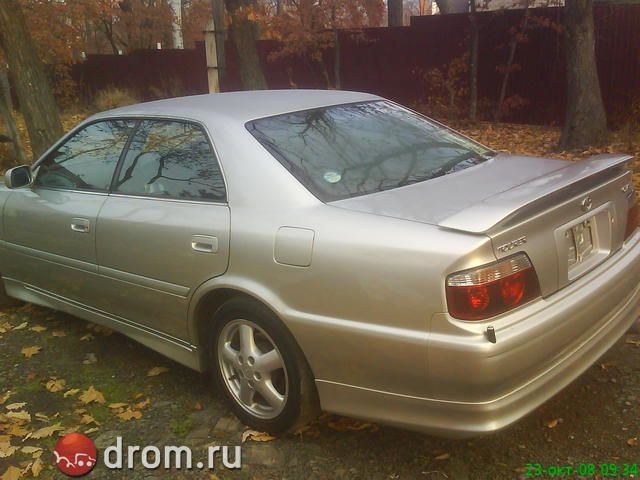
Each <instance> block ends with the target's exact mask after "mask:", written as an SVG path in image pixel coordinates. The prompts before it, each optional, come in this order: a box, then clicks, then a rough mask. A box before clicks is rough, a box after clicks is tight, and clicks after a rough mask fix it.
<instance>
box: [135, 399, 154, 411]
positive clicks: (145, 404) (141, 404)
mask: <svg viewBox="0 0 640 480" xmlns="http://www.w3.org/2000/svg"><path fill="white" fill-rule="evenodd" d="M149 405H151V400H149V399H148V398H147V399H146V400H145V401H143V402H139V403H136V404H134V405H133V408H135V409H136V410H144V409H145V408H147V407H148V406H149Z"/></svg>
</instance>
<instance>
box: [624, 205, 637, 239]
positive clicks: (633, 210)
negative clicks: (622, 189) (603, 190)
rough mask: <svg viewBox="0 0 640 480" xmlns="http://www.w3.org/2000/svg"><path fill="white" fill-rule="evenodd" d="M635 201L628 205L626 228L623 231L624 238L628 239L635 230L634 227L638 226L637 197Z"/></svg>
mask: <svg viewBox="0 0 640 480" xmlns="http://www.w3.org/2000/svg"><path fill="white" fill-rule="evenodd" d="M634 200H635V201H634V202H633V203H632V204H631V206H630V207H629V213H627V228H626V229H625V231H624V239H625V240H626V239H628V238H629V237H630V236H631V235H633V232H635V231H636V228H638V226H640V203H638V199H637V198H635V199H634Z"/></svg>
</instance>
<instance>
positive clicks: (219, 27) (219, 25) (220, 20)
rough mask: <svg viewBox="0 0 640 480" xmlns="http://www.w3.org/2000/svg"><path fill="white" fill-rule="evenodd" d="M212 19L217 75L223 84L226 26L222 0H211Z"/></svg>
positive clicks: (225, 69) (225, 73)
mask: <svg viewBox="0 0 640 480" xmlns="http://www.w3.org/2000/svg"><path fill="white" fill-rule="evenodd" d="M211 10H212V12H213V21H214V24H215V26H216V48H217V49H218V77H219V79H220V84H221V85H223V84H224V81H225V78H226V75H227V62H226V57H225V49H224V47H225V40H226V39H227V35H226V33H227V26H226V19H225V11H224V0H211Z"/></svg>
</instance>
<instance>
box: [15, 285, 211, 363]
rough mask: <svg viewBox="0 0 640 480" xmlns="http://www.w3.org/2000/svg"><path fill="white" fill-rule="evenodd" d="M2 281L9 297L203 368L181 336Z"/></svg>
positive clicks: (196, 353) (195, 349) (194, 348)
mask: <svg viewBox="0 0 640 480" xmlns="http://www.w3.org/2000/svg"><path fill="white" fill-rule="evenodd" d="M2 281H4V286H5V290H6V292H7V295H9V296H10V297H13V298H17V299H18V300H22V301H24V302H29V303H34V304H36V305H41V306H43V307H47V308H51V309H53V310H59V311H61V312H65V313H68V314H70V315H73V316H76V317H80V318H82V319H84V320H88V321H90V322H93V323H97V324H98V325H102V326H104V327H108V328H111V329H113V330H116V331H118V332H120V333H122V334H124V335H126V336H127V337H129V338H131V339H132V340H135V341H136V342H139V343H141V344H142V345H144V346H146V347H149V348H150V349H152V350H155V351H156V352H158V353H161V354H162V355H165V356H166V357H168V358H170V359H172V360H175V361H176V362H178V363H181V364H182V365H185V366H187V367H189V368H191V369H193V370H197V371H199V372H202V371H204V370H206V362H203V360H202V358H201V352H200V350H199V349H198V347H197V346H195V345H191V344H190V343H188V342H185V341H184V340H180V339H179V338H175V337H171V336H169V335H165V334H163V333H162V332H159V331H157V330H154V329H152V328H150V327H147V326H145V325H141V324H139V323H136V322H132V321H130V320H127V319H125V318H122V317H118V316H115V315H111V314H109V313H107V312H104V311H102V310H98V309H96V308H93V307H90V306H88V305H85V304H82V303H80V302H76V301H75V300H70V299H68V298H65V297H62V296H60V295H56V294H54V293H51V292H48V291H45V290H42V289H40V288H38V287H34V286H33V285H29V284H25V283H22V282H19V281H17V280H13V279H10V278H6V277H3V278H2Z"/></svg>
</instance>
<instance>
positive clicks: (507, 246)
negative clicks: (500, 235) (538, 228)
mask: <svg viewBox="0 0 640 480" xmlns="http://www.w3.org/2000/svg"><path fill="white" fill-rule="evenodd" d="M525 243H527V236H526V235H523V236H522V237H520V238H516V239H515V240H511V241H510V242H507V243H505V244H504V245H500V246H499V247H498V251H499V252H501V253H506V252H510V251H511V250H513V249H514V248H517V247H519V246H520V245H524V244H525Z"/></svg>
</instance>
